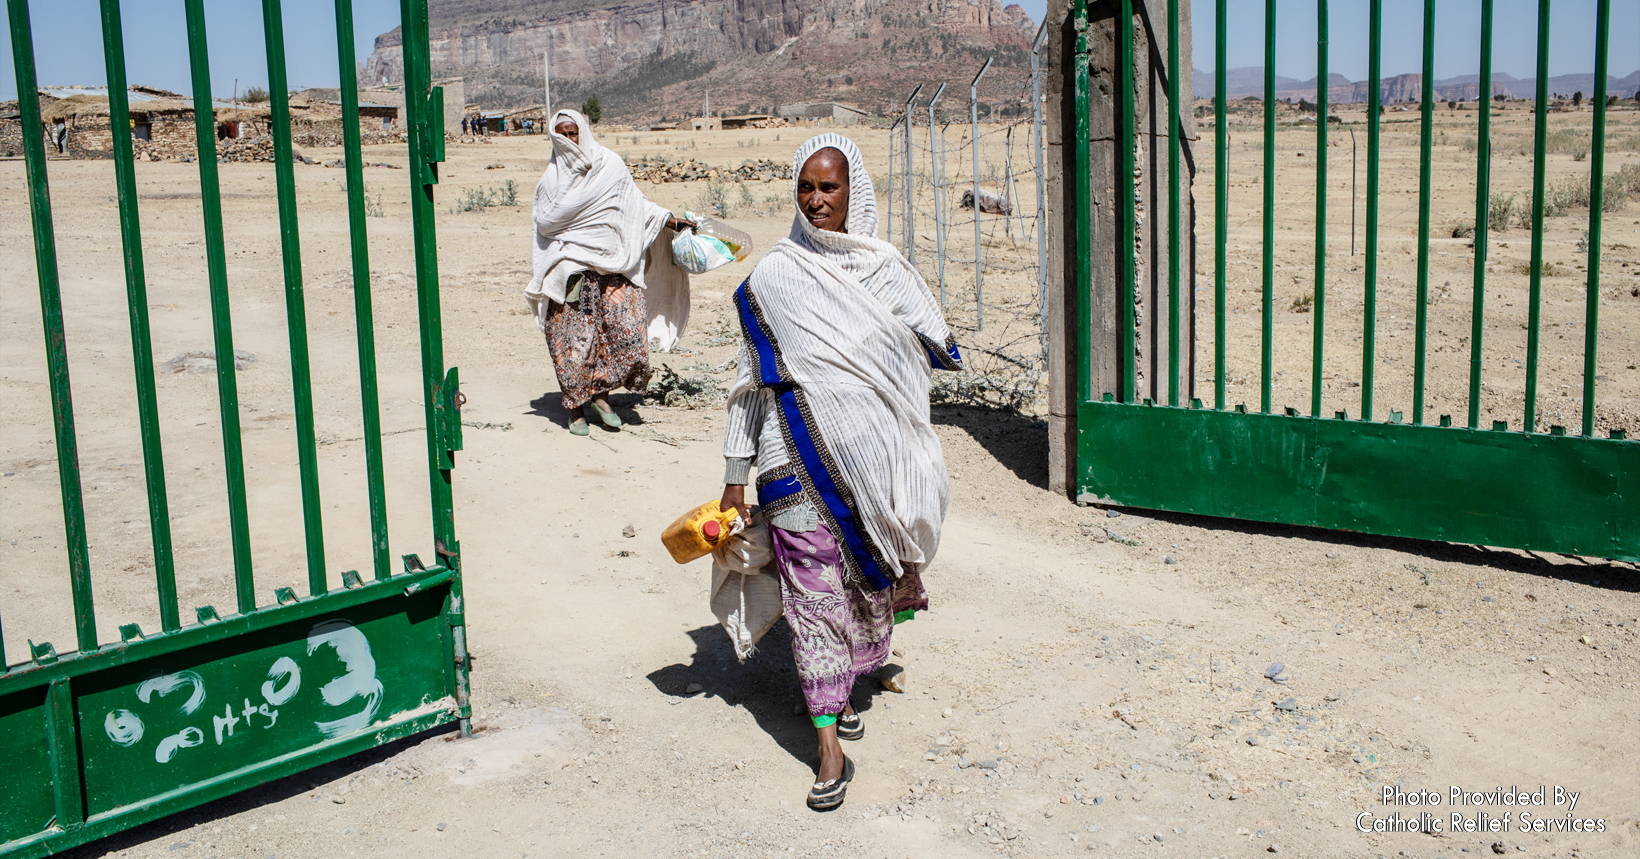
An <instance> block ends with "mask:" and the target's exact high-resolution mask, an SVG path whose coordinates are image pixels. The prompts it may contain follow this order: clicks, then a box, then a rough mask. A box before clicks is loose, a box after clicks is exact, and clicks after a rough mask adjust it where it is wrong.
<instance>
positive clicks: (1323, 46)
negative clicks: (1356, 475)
mask: <svg viewBox="0 0 1640 859" xmlns="http://www.w3.org/2000/svg"><path fill="white" fill-rule="evenodd" d="M1315 16H1316V18H1315V28H1316V36H1315V64H1316V79H1315V80H1316V85H1315V148H1316V155H1315V306H1314V309H1313V310H1311V311H1310V314H1311V315H1312V316H1314V317H1315V344H1314V345H1313V346H1312V347H1311V354H1310V362H1311V369H1310V417H1312V418H1313V417H1320V416H1321V362H1322V357H1323V352H1324V350H1325V346H1326V328H1327V326H1326V321H1327V81H1328V77H1327V0H1316V4H1315Z"/></svg>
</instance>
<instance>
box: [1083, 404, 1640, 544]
mask: <svg viewBox="0 0 1640 859" xmlns="http://www.w3.org/2000/svg"><path fill="white" fill-rule="evenodd" d="M1078 417H1079V420H1080V423H1079V424H1078V426H1079V427H1080V428H1081V430H1082V431H1083V432H1084V433H1087V434H1089V435H1092V436H1094V437H1096V438H1098V439H1099V444H1100V445H1101V447H1103V448H1105V449H1107V450H1115V451H1120V455H1116V456H1110V455H1105V456H1100V455H1097V454H1087V455H1086V458H1085V460H1084V463H1083V464H1084V469H1083V474H1082V492H1083V493H1084V494H1083V495H1082V500H1083V501H1087V502H1094V503H1116V504H1126V505H1130V506H1134V507H1144V508H1148V509H1155V510H1174V511H1178V512H1181V513H1198V514H1202V515H1207V516H1225V517H1229V518H1233V519H1250V520H1253V521H1258V522H1279V523H1285V524H1292V525H1310V526H1314V527H1318V528H1334V529H1342V530H1347V531H1364V532H1368V533H1372V534H1388V535H1393V536H1400V537H1415V538H1419V539H1425V540H1446V541H1450V542H1455V543H1480V544H1485V545H1490V546H1513V547H1517V548H1522V549H1532V550H1537V551H1545V552H1568V553H1572V554H1578V555H1590V556H1594V557H1602V558H1615V559H1618V560H1624V561H1640V521H1637V519H1636V514H1635V505H1634V503H1633V501H1632V500H1629V501H1625V497H1624V489H1625V487H1628V488H1630V491H1631V492H1632V488H1633V487H1634V486H1636V485H1640V450H1637V449H1636V446H1635V445H1634V443H1633V442H1629V441H1614V440H1611V439H1581V438H1576V437H1571V436H1557V435H1544V434H1533V435H1527V434H1525V433H1517V432H1507V431H1486V430H1481V431H1475V430H1469V429H1461V428H1446V427H1414V426H1408V425H1405V424H1382V423H1366V422H1360V421H1347V420H1338V419H1336V418H1309V417H1287V416H1285V415H1262V414H1242V413H1238V412H1220V411H1214V410H1210V409H1172V408H1167V407H1165V406H1143V405H1141V406H1123V405H1121V404H1119V403H1084V404H1083V405H1082V408H1081V411H1080V414H1079V416H1078ZM1522 463H1531V471H1530V473H1523V472H1522V471H1521V464H1522ZM1388 499H1395V501H1394V503H1389V502H1388Z"/></svg>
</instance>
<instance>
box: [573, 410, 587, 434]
mask: <svg viewBox="0 0 1640 859" xmlns="http://www.w3.org/2000/svg"><path fill="white" fill-rule="evenodd" d="M569 431H570V432H571V433H572V434H574V435H586V434H587V433H589V432H591V431H592V428H591V427H590V426H588V425H587V419H586V416H585V415H577V416H576V418H575V420H572V421H570V422H569Z"/></svg>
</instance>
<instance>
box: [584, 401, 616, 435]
mask: <svg viewBox="0 0 1640 859" xmlns="http://www.w3.org/2000/svg"><path fill="white" fill-rule="evenodd" d="M587 405H589V406H591V407H592V410H593V411H594V412H597V413H598V418H599V419H600V420H602V421H603V422H604V426H606V427H609V428H610V429H620V428H621V416H620V415H618V414H615V410H614V409H613V408H611V409H609V410H608V411H605V410H604V408H603V407H602V406H600V405H598V401H597V400H593V401H592V402H590V403H587Z"/></svg>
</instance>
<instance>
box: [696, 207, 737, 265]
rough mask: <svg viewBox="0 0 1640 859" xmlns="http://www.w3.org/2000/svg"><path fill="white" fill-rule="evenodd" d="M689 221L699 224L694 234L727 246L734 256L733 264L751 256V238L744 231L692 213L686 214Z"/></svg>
mask: <svg viewBox="0 0 1640 859" xmlns="http://www.w3.org/2000/svg"><path fill="white" fill-rule="evenodd" d="M688 214H689V219H690V220H692V221H694V222H695V223H696V224H699V227H698V228H697V229H696V233H697V234H698V235H702V236H709V237H711V238H714V239H717V240H718V241H720V242H722V243H723V244H725V245H727V246H728V248H729V251H730V252H731V253H733V254H734V255H735V262H741V261H742V260H744V259H746V258H747V257H749V256H751V255H752V237H751V236H749V235H747V234H746V233H745V232H744V231H742V230H738V229H736V228H734V227H731V226H729V225H728V224H725V223H723V222H722V221H719V220H714V219H712V218H700V217H696V216H695V214H694V213H693V212H690V213H688Z"/></svg>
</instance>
